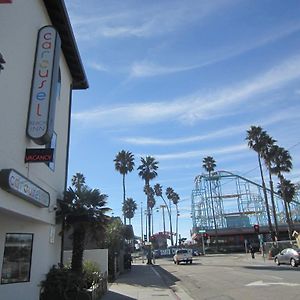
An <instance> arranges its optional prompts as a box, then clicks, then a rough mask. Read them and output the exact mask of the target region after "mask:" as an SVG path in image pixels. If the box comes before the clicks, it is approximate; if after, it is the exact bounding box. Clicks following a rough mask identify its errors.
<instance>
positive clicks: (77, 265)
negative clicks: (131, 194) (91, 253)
mask: <svg viewBox="0 0 300 300" xmlns="http://www.w3.org/2000/svg"><path fill="white" fill-rule="evenodd" d="M73 179H74V180H72V182H73V184H72V185H73V187H74V189H73V188H72V187H69V188H68V190H67V191H66V192H65V195H64V201H62V202H61V203H60V212H59V213H60V214H61V215H62V216H65V224H66V229H68V228H72V229H73V234H72V237H73V251H72V261H71V268H72V271H73V272H75V273H78V274H82V262H83V252H84V247H85V241H86V235H87V233H90V234H92V235H93V236H95V237H96V236H97V235H99V234H102V233H103V232H104V231H105V227H106V224H107V223H108V221H109V219H110V218H109V216H107V215H106V213H107V212H108V211H109V210H110V209H109V208H107V207H106V204H107V201H106V199H107V195H105V194H102V193H101V192H100V191H99V190H98V189H90V188H89V187H88V186H86V185H85V184H84V182H85V180H83V179H84V176H83V175H82V174H80V173H77V174H76V175H75V176H74V177H73Z"/></svg>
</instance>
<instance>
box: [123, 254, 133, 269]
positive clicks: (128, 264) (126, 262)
mask: <svg viewBox="0 0 300 300" xmlns="http://www.w3.org/2000/svg"><path fill="white" fill-rule="evenodd" d="M131 262H132V257H131V254H130V253H126V254H124V269H127V270H130V269H131Z"/></svg>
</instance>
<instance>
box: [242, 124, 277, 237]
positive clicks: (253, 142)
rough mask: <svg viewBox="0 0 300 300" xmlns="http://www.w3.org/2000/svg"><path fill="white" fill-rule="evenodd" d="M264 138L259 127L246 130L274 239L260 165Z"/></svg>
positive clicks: (264, 135)
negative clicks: (255, 158) (255, 154)
mask: <svg viewBox="0 0 300 300" xmlns="http://www.w3.org/2000/svg"><path fill="white" fill-rule="evenodd" d="M265 138H266V131H264V130H262V128H261V127H260V126H251V127H250V129H249V130H247V137H246V140H247V141H248V146H249V148H251V149H253V150H254V151H255V152H256V153H257V158H258V165H259V170H260V176H261V182H262V188H263V194H264V199H265V205H266V211H267V218H268V225H269V232H270V234H271V236H272V238H273V239H274V234H273V227H272V220H271V215H270V208H269V202H268V196H267V190H266V184H265V180H264V174H263V170H262V163H261V155H262V153H263V149H264V148H265Z"/></svg>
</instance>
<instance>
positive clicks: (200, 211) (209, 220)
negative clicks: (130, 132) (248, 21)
mask: <svg viewBox="0 0 300 300" xmlns="http://www.w3.org/2000/svg"><path fill="white" fill-rule="evenodd" d="M267 196H268V199H271V191H270V190H269V189H267ZM269 201H270V200H269ZM191 202H192V203H191V204H192V221H193V229H192V233H198V232H199V230H200V231H202V232H203V231H205V230H208V231H211V230H215V227H216V228H218V229H220V230H222V229H225V230H226V229H232V228H236V229H237V228H250V227H253V225H254V224H259V225H260V226H266V227H267V226H268V217H267V209H266V205H265V200H264V194H263V188H262V186H261V185H260V184H258V183H256V182H254V181H251V180H249V179H247V178H245V177H242V176H239V175H237V174H233V173H230V172H228V171H216V172H212V173H211V174H210V176H209V174H201V175H198V176H196V178H195V187H194V189H193V190H192V197H191ZM274 204H275V209H274V208H273V206H272V204H271V201H270V203H269V210H270V216H271V220H272V224H274V221H275V220H274V213H273V212H274V211H275V212H276V220H277V223H278V226H281V225H286V217H285V210H284V202H283V199H282V198H281V197H280V196H279V195H278V193H276V192H275V193H274ZM290 212H291V216H292V220H293V221H294V222H295V223H297V224H299V221H300V201H299V191H298V193H297V195H296V197H295V198H294V200H293V201H292V202H291V204H290Z"/></svg>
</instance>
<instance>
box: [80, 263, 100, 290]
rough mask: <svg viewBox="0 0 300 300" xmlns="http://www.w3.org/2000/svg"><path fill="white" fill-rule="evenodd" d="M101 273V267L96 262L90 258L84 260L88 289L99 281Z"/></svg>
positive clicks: (84, 273) (84, 278)
mask: <svg viewBox="0 0 300 300" xmlns="http://www.w3.org/2000/svg"><path fill="white" fill-rule="evenodd" d="M100 275H101V273H100V268H99V266H98V265H97V264H96V263H95V262H93V261H89V260H85V261H84V262H83V284H84V288H87V289H88V288H90V287H91V286H92V285H94V284H95V283H97V282H99V278H100Z"/></svg>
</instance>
